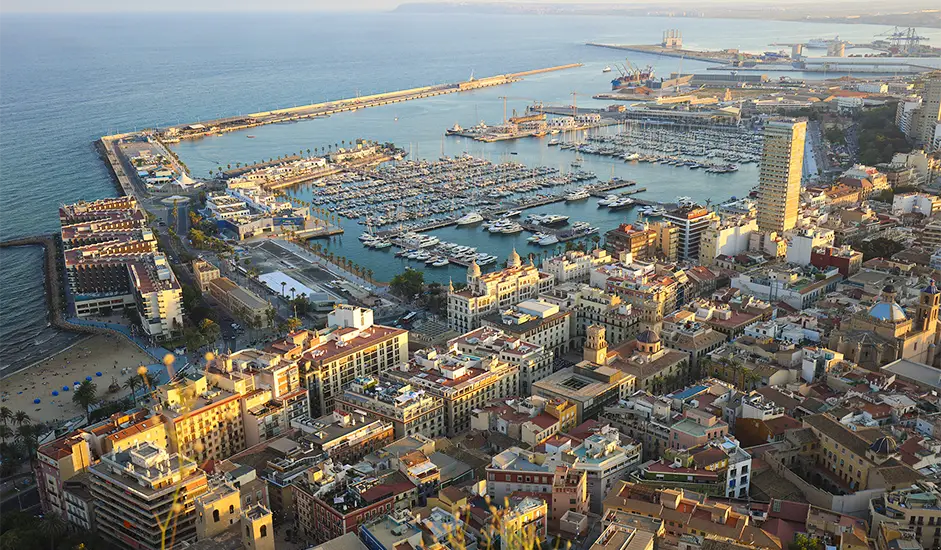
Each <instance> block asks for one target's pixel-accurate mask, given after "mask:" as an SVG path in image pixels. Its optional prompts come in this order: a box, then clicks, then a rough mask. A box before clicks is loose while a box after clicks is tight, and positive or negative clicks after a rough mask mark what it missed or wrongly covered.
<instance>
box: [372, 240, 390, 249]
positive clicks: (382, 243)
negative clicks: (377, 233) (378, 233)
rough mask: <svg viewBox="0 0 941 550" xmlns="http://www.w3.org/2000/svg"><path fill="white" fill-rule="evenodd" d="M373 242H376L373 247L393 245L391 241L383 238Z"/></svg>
mask: <svg viewBox="0 0 941 550" xmlns="http://www.w3.org/2000/svg"><path fill="white" fill-rule="evenodd" d="M373 243H374V244H373V245H372V247H373V248H389V247H390V246H392V243H391V242H389V241H383V240H378V241H373Z"/></svg>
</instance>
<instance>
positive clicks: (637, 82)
mask: <svg viewBox="0 0 941 550" xmlns="http://www.w3.org/2000/svg"><path fill="white" fill-rule="evenodd" d="M615 67H617V70H618V72H619V73H621V76H619V77H617V78H615V79H614V80H612V81H611V89H612V90H615V91H617V90H626V89H630V88H637V87H639V86H645V85H647V83H648V82H650V81H651V80H653V78H654V73H653V67H651V66H650V65H647V66H646V67H644V68H643V69H641V68H640V67H638V66H636V65H634V64H633V63H631V62H630V61H627V60H625V61H624V66H621V65H615Z"/></svg>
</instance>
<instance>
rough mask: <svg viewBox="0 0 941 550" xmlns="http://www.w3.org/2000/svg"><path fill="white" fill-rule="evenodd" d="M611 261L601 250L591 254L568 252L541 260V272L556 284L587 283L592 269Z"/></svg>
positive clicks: (597, 249)
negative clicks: (549, 276) (550, 277)
mask: <svg viewBox="0 0 941 550" xmlns="http://www.w3.org/2000/svg"><path fill="white" fill-rule="evenodd" d="M613 261H614V258H612V257H611V255H610V254H608V251H607V250H605V249H603V248H596V249H594V250H592V251H591V252H581V251H579V250H570V251H567V252H565V253H564V254H562V255H561V256H554V257H552V258H546V259H545V260H543V261H542V271H543V273H548V274H549V275H552V276H553V277H554V278H555V283H556V284H562V283H569V282H573V283H587V282H588V278H589V275H590V274H591V271H592V269H594V268H595V267H597V266H599V265H604V264H609V263H611V262H613Z"/></svg>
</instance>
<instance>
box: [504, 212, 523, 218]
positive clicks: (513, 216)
mask: <svg viewBox="0 0 941 550" xmlns="http://www.w3.org/2000/svg"><path fill="white" fill-rule="evenodd" d="M522 214H523V211H522V210H510V211H509V212H507V213H505V214H503V217H504V218H515V217H517V216H520V215H522Z"/></svg>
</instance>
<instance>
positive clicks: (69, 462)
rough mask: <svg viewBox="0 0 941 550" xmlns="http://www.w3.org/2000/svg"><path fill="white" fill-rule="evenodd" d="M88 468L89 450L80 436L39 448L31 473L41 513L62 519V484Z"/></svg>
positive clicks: (89, 460)
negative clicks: (37, 493) (54, 515)
mask: <svg viewBox="0 0 941 550" xmlns="http://www.w3.org/2000/svg"><path fill="white" fill-rule="evenodd" d="M91 464H92V455H91V449H90V447H89V445H88V442H87V441H86V440H85V439H84V437H82V435H81V434H80V433H73V434H70V435H69V436H67V437H64V438H60V439H56V440H55V441H52V442H50V443H46V444H45V445H41V446H40V447H39V451H38V452H37V453H36V463H35V465H34V466H33V471H34V473H35V474H36V486H37V490H38V492H39V504H40V506H41V507H42V510H43V512H45V513H54V514H57V515H58V516H59V517H63V518H64V517H66V516H67V515H68V507H67V504H66V501H65V495H64V487H65V483H66V482H68V481H69V480H71V479H73V478H75V477H76V476H78V475H79V474H81V473H82V472H85V471H87V470H88V468H89V467H90V466H91Z"/></svg>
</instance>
